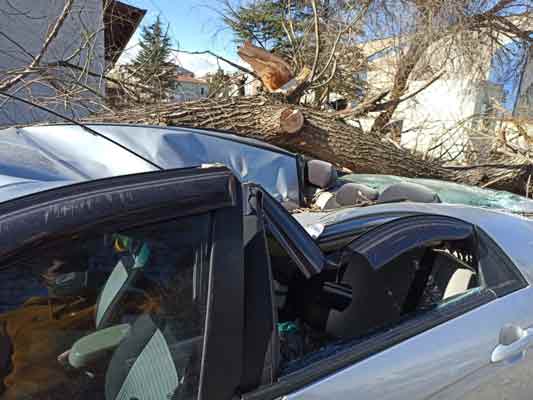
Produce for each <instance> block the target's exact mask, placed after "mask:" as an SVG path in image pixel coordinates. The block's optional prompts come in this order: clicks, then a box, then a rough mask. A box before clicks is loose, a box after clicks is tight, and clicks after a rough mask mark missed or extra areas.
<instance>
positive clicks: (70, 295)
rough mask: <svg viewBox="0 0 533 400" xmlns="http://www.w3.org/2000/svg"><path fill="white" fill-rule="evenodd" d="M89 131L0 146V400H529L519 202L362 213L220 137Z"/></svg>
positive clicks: (526, 286)
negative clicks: (325, 198)
mask: <svg viewBox="0 0 533 400" xmlns="http://www.w3.org/2000/svg"><path fill="white" fill-rule="evenodd" d="M92 129H96V130H97V133H98V134H101V135H102V136H99V135H94V134H90V133H89V132H86V131H84V129H83V128H82V127H75V126H48V127H34V128H24V129H13V130H9V131H6V132H4V135H3V136H0V152H2V154H3V156H2V159H1V160H2V161H0V199H1V202H0V278H1V280H0V381H1V382H2V384H1V385H0V393H1V396H2V399H66V398H68V399H70V400H72V399H76V400H78V399H80V400H81V399H95V398H96V399H100V398H101V399H106V400H115V399H129V400H132V399H139V400H141V399H142V400H144V399H148V400H152V399H153V400H156V399H197V398H199V399H215V400H216V399H234V398H242V399H277V398H287V399H300V398H301V399H331V398H333V399H353V398H357V399H375V398H379V399H382V398H386V399H430V398H431V399H454V398H457V399H459V398H461V399H464V398H467V399H474V398H475V399H486V398H489V399H492V398H494V399H501V398H513V399H520V398H523V399H529V398H531V393H533V383H530V382H531V381H532V379H531V376H532V374H533V369H532V366H533V359H532V358H531V355H530V354H531V353H530V352H528V348H529V347H530V345H531V344H533V339H532V337H533V336H532V335H533V331H531V327H532V326H533V293H532V292H531V288H530V281H531V279H532V278H533V257H531V254H532V251H531V250H532V248H533V245H532V243H533V242H532V241H531V239H530V238H533V221H531V220H529V219H526V218H524V217H523V216H521V215H516V214H513V213H511V212H509V211H510V210H511V211H513V212H517V211H521V212H523V213H528V212H529V211H530V210H529V209H528V207H530V203H529V201H527V200H526V199H521V198H516V199H513V200H512V201H513V204H514V206H516V207H518V205H520V207H521V209H520V210H517V209H512V207H507V209H505V210H494V208H506V207H501V206H502V203H500V202H498V201H491V202H489V203H490V204H488V205H487V207H473V206H468V205H465V204H449V202H448V203H446V202H443V201H442V198H444V197H445V194H443V193H430V192H428V191H427V190H429V189H428V188H427V187H426V189H427V190H426V189H422V188H419V187H414V186H413V185H412V182H410V185H407V186H405V185H404V186H396V187H393V188H392V189H389V188H390V187H391V186H388V187H387V188H386V189H382V188H380V189H379V190H378V192H379V193H376V194H375V195H376V198H375V199H374V200H372V199H369V197H372V196H373V194H372V192H371V191H370V190H369V191H366V192H365V189H364V188H361V187H360V186H357V187H355V186H353V185H352V186H346V185H350V184H352V183H354V184H361V182H354V181H353V180H354V179H356V178H357V177H353V176H352V177H349V176H348V177H347V176H345V177H338V176H337V172H336V171H335V170H334V168H333V167H332V166H331V165H327V164H325V163H322V162H317V161H316V160H304V159H303V158H302V157H299V156H297V155H294V154H291V153H289V152H286V151H284V150H281V149H277V148H274V147H272V146H269V145H266V144H263V143H260V142H256V141H250V140H243V139H240V138H238V137H235V136H232V135H227V134H225V133H220V132H206V131H198V130H192V129H185V128H180V129H172V128H158V127H142V126H138V127H131V126H109V125H107V126H92ZM104 136H105V137H104ZM109 139H111V141H110V140H109ZM4 156H5V157H4ZM202 164H204V165H202ZM205 164H209V165H205ZM213 164H224V165H225V166H221V165H213ZM365 179H366V178H365ZM393 184H394V183H393ZM399 184H401V182H400V183H399ZM346 188H348V189H349V190H347V189H346ZM371 189H375V188H371ZM354 190H355V191H354ZM386 190H388V192H387V193H388V194H387V195H385V194H384V193H385V192H386ZM347 192H348V193H351V194H354V193H355V195H354V196H348V195H346V193H347ZM363 192H364V193H363ZM392 192H393V193H394V194H395V196H396V197H394V196H392V197H391V193H392ZM323 194H330V195H332V196H333V198H334V199H335V202H333V203H336V207H334V208H330V207H326V208H324V209H322V210H320V209H319V207H316V205H313V204H311V206H312V207H311V208H309V205H310V203H309V202H312V201H313V200H316V199H317V198H318V197H320V196H322V195H323ZM492 195H494V193H492ZM492 195H490V196H492ZM387 196H388V197H387ZM487 196H489V192H487ZM490 196H489V197H490ZM496 197H498V196H496ZM503 197H505V201H506V202H507V203H505V204H506V205H508V204H509V203H508V202H509V196H503ZM342 198H344V199H345V200H343V201H341V199H342ZM347 198H349V199H351V200H350V201H352V202H353V204H345V202H346V201H347V200H346V199H347ZM491 198H494V196H492V197H491ZM361 199H363V200H361ZM515 200H516V201H515ZM333 203H331V202H330V203H329V204H330V206H331V204H333ZM340 203H342V204H340ZM348 203H349V201H348ZM514 206H513V207H514ZM489 207H492V208H493V209H490V208H489Z"/></svg>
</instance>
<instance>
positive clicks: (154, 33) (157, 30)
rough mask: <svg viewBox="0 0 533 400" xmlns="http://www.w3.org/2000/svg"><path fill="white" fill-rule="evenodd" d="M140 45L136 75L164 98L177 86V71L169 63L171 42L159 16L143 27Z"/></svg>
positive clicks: (135, 66) (136, 61)
mask: <svg viewBox="0 0 533 400" xmlns="http://www.w3.org/2000/svg"><path fill="white" fill-rule="evenodd" d="M139 45H140V47H141V50H140V51H139V54H138V55H137V57H136V58H135V60H134V62H133V65H134V68H135V70H136V71H137V72H136V75H137V77H138V78H139V79H140V80H141V81H142V82H143V84H145V85H148V86H151V87H152V88H153V89H154V91H155V92H159V93H160V94H161V95H160V97H161V98H163V97H164V96H165V95H164V93H165V91H166V90H167V89H171V88H173V87H174V85H175V77H176V71H175V67H174V66H173V65H172V64H171V63H168V62H167V59H168V57H169V56H170V53H171V41H170V37H169V35H168V30H167V29H163V25H162V22H161V19H160V18H159V16H158V17H157V18H156V20H155V21H154V23H153V24H151V25H149V26H144V27H143V29H142V32H141V40H140V43H139ZM152 96H153V93H152Z"/></svg>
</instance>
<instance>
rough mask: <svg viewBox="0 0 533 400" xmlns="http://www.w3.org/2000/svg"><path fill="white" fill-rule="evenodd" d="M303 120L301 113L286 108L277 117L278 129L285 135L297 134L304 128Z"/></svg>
mask: <svg viewBox="0 0 533 400" xmlns="http://www.w3.org/2000/svg"><path fill="white" fill-rule="evenodd" d="M304 122H305V118H304V115H303V114H302V112H301V111H300V110H298V109H295V108H292V107H291V108H286V109H285V110H283V111H282V112H281V115H280V117H279V126H280V129H281V130H282V131H283V132H285V133H290V134H294V133H298V132H300V131H301V130H302V128H303V126H304Z"/></svg>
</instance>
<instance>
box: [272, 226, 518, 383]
mask: <svg viewBox="0 0 533 400" xmlns="http://www.w3.org/2000/svg"><path fill="white" fill-rule="evenodd" d="M424 221H426V223H427V224H428V226H426V227H425V229H420V227H422V226H423V224H424ZM429 221H431V225H429ZM389 224H390V229H386V227H385V225H386V224H385V225H383V227H382V228H381V229H379V230H378V229H376V230H375V232H374V233H372V232H369V233H367V234H366V235H365V236H367V237H366V238H363V237H361V239H359V240H358V241H357V242H354V243H353V244H352V245H349V246H347V247H345V248H343V249H340V250H339V251H337V252H333V253H330V254H328V258H329V259H330V268H328V269H325V270H324V271H322V272H321V273H320V274H319V275H316V276H314V277H312V279H307V278H306V277H305V276H303V274H301V273H300V271H299V270H298V269H297V268H295V267H294V266H293V262H292V261H291V259H290V256H289V255H288V254H287V253H286V252H284V251H283V249H282V248H281V247H280V246H279V245H278V244H277V243H276V242H275V241H274V240H273V239H272V238H271V240H270V242H269V245H270V246H269V249H270V255H271V265H272V269H273V273H272V276H273V279H274V282H273V283H274V289H275V290H274V294H275V303H276V306H277V320H278V324H277V329H278V336H279V341H280V345H279V349H280V359H281V363H280V368H279V371H280V373H279V375H291V374H292V373H294V372H296V371H299V370H303V369H305V368H307V367H309V366H311V365H313V364H317V363H319V362H320V361H322V360H324V362H326V361H327V360H325V359H328V360H329V359H330V358H331V357H332V356H334V355H335V354H337V353H339V352H342V351H344V350H347V349H350V348H351V347H353V346H354V345H357V344H359V343H364V342H365V341H369V340H370V341H371V340H372V338H374V337H376V336H378V335H380V334H381V333H384V332H387V331H390V330H391V329H394V330H397V329H398V330H401V329H402V326H405V327H406V329H409V331H412V324H411V322H414V321H421V320H423V321H425V322H424V324H426V326H427V328H425V329H430V327H432V326H435V323H436V322H434V320H433V319H432V317H431V316H432V315H434V316H435V318H436V319H435V321H437V320H438V321H440V322H438V323H441V322H442V320H443V315H450V318H453V316H457V315H460V314H461V313H464V312H466V311H467V310H469V309H472V307H473V306H472V304H474V303H475V304H481V303H482V302H486V301H489V300H488V299H493V298H495V297H496V295H502V294H504V292H502V290H504V289H505V290H507V292H506V293H508V292H509V291H512V290H516V288H518V287H521V286H520V285H523V281H522V280H521V279H520V275H519V273H517V271H516V269H515V268H514V267H513V265H512V263H511V262H510V260H508V259H507V258H506V257H505V255H504V254H503V253H502V251H501V250H500V249H499V248H498V246H497V245H496V244H494V243H493V242H492V241H490V239H488V237H486V235H484V234H483V233H482V232H480V231H479V230H478V229H477V228H476V227H474V226H472V225H469V224H465V223H463V222H461V221H458V220H454V219H451V218H444V217H434V216H429V217H420V216H414V217H405V221H404V222H402V223H401V224H402V225H400V222H399V220H397V221H396V222H391V223H389ZM407 228H409V229H407ZM411 228H412V229H411ZM393 231H394V232H396V233H394V234H393ZM421 232H423V233H424V234H423V237H420V236H421ZM409 235H415V236H416V237H414V238H413V239H410V238H409V237H408V236H409ZM378 250H379V251H378ZM333 265H335V267H334V266H333ZM461 304H465V306H464V307H463V308H461ZM452 315H453V316H452ZM419 325H420V326H422V325H421V324H419ZM417 329H418V328H417ZM422 330H424V329H422ZM422 330H417V332H421V331H422ZM302 373H303V372H302Z"/></svg>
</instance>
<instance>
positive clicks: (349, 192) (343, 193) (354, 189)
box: [336, 183, 379, 206]
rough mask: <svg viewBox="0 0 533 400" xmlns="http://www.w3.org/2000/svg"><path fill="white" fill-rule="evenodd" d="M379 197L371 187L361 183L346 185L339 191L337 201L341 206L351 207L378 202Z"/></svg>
mask: <svg viewBox="0 0 533 400" xmlns="http://www.w3.org/2000/svg"><path fill="white" fill-rule="evenodd" d="M378 196H379V193H378V191H377V190H374V189H372V188H371V187H369V186H366V185H361V184H359V183H346V184H344V185H342V186H341V187H340V189H339V190H338V191H337V194H336V200H337V203H338V204H339V205H341V206H351V205H355V204H360V203H365V202H367V201H376V200H377V199H378Z"/></svg>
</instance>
